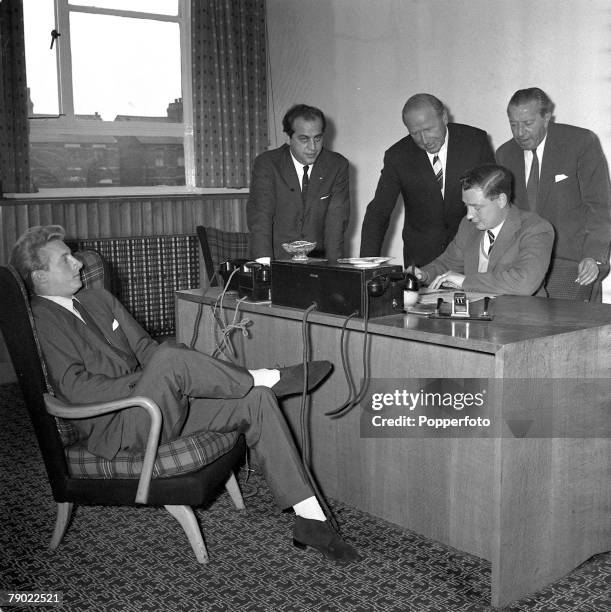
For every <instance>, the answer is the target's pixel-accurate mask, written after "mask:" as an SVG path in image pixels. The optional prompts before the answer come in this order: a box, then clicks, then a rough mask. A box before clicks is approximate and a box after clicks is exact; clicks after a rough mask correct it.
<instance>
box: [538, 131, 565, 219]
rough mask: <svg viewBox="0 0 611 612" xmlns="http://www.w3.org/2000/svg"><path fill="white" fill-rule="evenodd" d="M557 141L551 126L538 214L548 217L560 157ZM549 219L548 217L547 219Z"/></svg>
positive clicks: (544, 151)
mask: <svg viewBox="0 0 611 612" xmlns="http://www.w3.org/2000/svg"><path fill="white" fill-rule="evenodd" d="M558 146H559V145H558V142H557V139H556V138H554V126H553V124H550V125H549V126H548V128H547V140H546V141H545V148H544V149H543V160H542V162H541V177H540V179H539V192H538V193H537V211H536V212H537V213H538V214H539V215H541V216H542V217H546V215H545V209H546V208H548V206H549V204H550V202H549V193H550V189H551V187H552V183H553V182H554V169H555V167H556V160H557V159H558V157H559V153H560V152H559V150H558ZM546 218H547V217H546Z"/></svg>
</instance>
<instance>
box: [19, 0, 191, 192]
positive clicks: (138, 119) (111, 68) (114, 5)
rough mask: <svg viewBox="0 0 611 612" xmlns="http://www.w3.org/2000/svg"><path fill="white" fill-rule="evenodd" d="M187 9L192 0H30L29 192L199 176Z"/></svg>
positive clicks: (172, 183)
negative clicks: (190, 162) (194, 168)
mask: <svg viewBox="0 0 611 612" xmlns="http://www.w3.org/2000/svg"><path fill="white" fill-rule="evenodd" d="M189 10H190V9H189V2H188V0H24V21H25V43H26V70H27V80H28V89H29V95H30V105H29V116H30V159H31V174H32V183H33V188H34V189H33V191H37V190H46V189H57V188H60V189H66V188H75V187H76V188H84V187H88V188H91V187H121V188H125V187H142V186H147V187H154V186H155V187H159V186H167V187H177V186H178V187H181V186H184V185H185V182H186V181H185V175H189V176H194V172H192V168H189V167H186V166H185V161H184V160H189V159H191V160H192V159H193V155H192V146H193V145H192V141H191V140H190V139H189V132H190V130H189V129H186V126H187V125H189V124H190V123H191V120H190V117H191V104H190V92H191V86H190V57H189V53H190V49H189V35H190V33H189V14H188V13H189ZM183 101H186V102H183ZM185 134H187V137H185ZM189 186H192V185H189Z"/></svg>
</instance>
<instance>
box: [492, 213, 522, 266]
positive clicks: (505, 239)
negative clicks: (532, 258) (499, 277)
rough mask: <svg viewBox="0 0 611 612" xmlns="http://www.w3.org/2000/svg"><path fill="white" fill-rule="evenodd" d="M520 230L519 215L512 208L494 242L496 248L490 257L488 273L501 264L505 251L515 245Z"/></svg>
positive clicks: (493, 248)
mask: <svg viewBox="0 0 611 612" xmlns="http://www.w3.org/2000/svg"><path fill="white" fill-rule="evenodd" d="M519 229H520V223H519V213H518V211H517V210H516V208H514V207H513V206H511V207H510V208H509V212H508V214H507V218H506V219H505V223H503V227H502V228H501V231H500V232H499V235H498V236H497V237H496V239H495V241H494V246H493V247H492V250H491V251H490V254H489V256H488V271H490V270H493V269H494V266H496V264H497V263H498V262H499V260H500V259H501V257H503V255H504V254H505V251H507V249H508V248H509V246H510V245H512V244H513V242H514V239H515V235H516V232H517V231H518V230H519Z"/></svg>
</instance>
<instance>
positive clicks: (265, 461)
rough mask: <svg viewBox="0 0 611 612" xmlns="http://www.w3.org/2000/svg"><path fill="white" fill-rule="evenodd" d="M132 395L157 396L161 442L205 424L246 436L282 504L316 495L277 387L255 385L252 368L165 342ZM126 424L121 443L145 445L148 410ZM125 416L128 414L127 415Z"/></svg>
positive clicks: (135, 411) (137, 411) (134, 412)
mask: <svg viewBox="0 0 611 612" xmlns="http://www.w3.org/2000/svg"><path fill="white" fill-rule="evenodd" d="M133 395H143V396H145V397H149V398H150V399H152V400H154V401H155V402H157V404H158V405H159V408H160V409H161V413H162V415H163V427H162V438H161V440H162V442H165V441H168V440H171V439H173V438H176V437H178V436H180V435H185V434H189V433H193V432H195V431H199V430H202V429H206V430H209V431H217V432H223V433H226V432H229V431H237V432H239V433H242V434H243V435H244V437H245V440H246V444H247V446H248V447H249V449H250V451H251V452H252V454H253V459H254V460H255V461H256V463H257V465H259V467H260V468H261V470H262V472H263V475H264V477H265V479H266V481H267V484H268V486H269V487H270V490H271V491H272V494H273V496H274V499H275V501H276V503H277V504H278V506H279V507H280V508H288V507H290V506H293V505H295V504H296V503H297V502H300V501H303V500H304V499H307V498H308V497H311V496H312V495H314V493H313V491H312V488H311V486H310V484H309V481H308V478H307V475H306V472H305V469H304V467H303V463H302V461H301V457H300V456H299V453H298V451H297V448H296V446H295V443H294V441H293V437H292V434H291V431H290V429H289V427H288V424H287V422H286V419H285V418H284V415H283V414H282V411H281V410H280V407H279V406H278V402H277V400H276V396H275V395H274V393H273V391H271V390H270V389H268V388H266V387H253V386H252V376H251V375H250V373H249V372H248V371H247V370H245V369H244V368H241V367H239V366H235V365H233V364H229V363H226V362H223V361H219V360H217V359H214V358H212V357H210V356H208V355H205V354H204V353H200V352H198V351H195V350H193V349H189V348H187V347H186V346H184V345H170V344H162V345H161V346H160V347H159V348H158V349H157V351H156V352H155V354H154V355H153V357H152V358H151V360H150V361H149V362H148V363H147V364H146V366H145V367H144V369H143V371H142V376H141V377H140V379H139V381H138V382H137V383H136V386H135V388H134V390H133ZM126 412H132V415H131V417H130V418H128V419H125V421H124V424H123V432H122V438H123V443H122V446H124V447H125V446H127V447H130V446H131V447H134V446H141V447H142V448H143V447H144V444H145V440H146V435H147V434H148V430H147V428H145V427H143V420H144V418H146V417H144V414H143V413H144V411H143V410H142V409H141V408H135V409H130V410H127V411H126ZM126 416H127V415H126Z"/></svg>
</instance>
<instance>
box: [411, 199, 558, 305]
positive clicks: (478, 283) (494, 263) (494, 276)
mask: <svg viewBox="0 0 611 612" xmlns="http://www.w3.org/2000/svg"><path fill="white" fill-rule="evenodd" d="M482 236H483V232H482V231H480V230H478V229H477V227H476V226H475V225H474V224H473V223H471V221H469V220H468V219H467V218H466V217H465V218H464V219H463V220H462V221H461V222H460V226H459V228H458V232H457V234H456V236H455V238H454V240H452V242H451V244H450V245H449V246H448V248H447V249H446V250H445V252H444V253H443V254H442V255H440V256H439V257H437V259H435V261H433V262H431V263H430V264H428V265H427V266H424V268H423V270H424V271H425V272H426V273H427V274H428V276H429V280H431V281H432V280H433V279H434V278H435V277H436V276H438V275H439V274H442V273H443V272H447V271H448V270H451V271H453V272H458V273H460V274H464V275H465V280H464V282H463V289H464V290H465V291H478V292H482V293H496V294H509V295H532V294H534V293H536V292H537V290H539V289H540V287H541V286H542V284H543V280H544V278H545V274H546V273H547V268H548V266H549V260H550V255H551V252H552V244H553V242H554V230H553V228H552V226H551V225H550V224H549V223H548V222H547V221H545V220H544V219H541V217H539V215H536V214H535V213H531V212H526V211H523V210H520V209H519V208H516V207H515V206H511V207H510V208H509V212H508V214H507V218H506V219H505V223H504V224H503V227H502V228H501V231H500V232H499V235H498V236H497V237H496V240H495V241H494V246H493V247H492V250H491V251H490V255H489V261H488V271H487V272H478V271H477V269H478V266H479V249H480V244H481V240H482Z"/></svg>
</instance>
